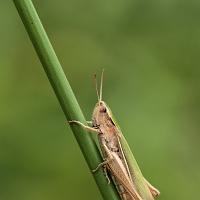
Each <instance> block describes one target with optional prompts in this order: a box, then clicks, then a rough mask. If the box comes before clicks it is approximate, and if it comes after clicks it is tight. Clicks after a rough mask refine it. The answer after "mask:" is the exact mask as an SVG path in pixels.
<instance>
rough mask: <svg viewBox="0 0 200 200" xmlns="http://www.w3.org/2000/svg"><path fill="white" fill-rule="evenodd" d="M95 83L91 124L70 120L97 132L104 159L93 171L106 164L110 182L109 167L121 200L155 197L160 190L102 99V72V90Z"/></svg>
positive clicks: (144, 199)
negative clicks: (150, 178) (135, 154)
mask: <svg viewBox="0 0 200 200" xmlns="http://www.w3.org/2000/svg"><path fill="white" fill-rule="evenodd" d="M95 82H96V92H97V97H98V102H97V103H96V105H95V108H94V110H93V114H92V121H91V122H90V123H91V124H92V126H89V123H88V125H85V124H82V123H81V122H79V121H76V120H73V121H70V123H76V124H78V125H80V126H82V127H83V128H85V129H87V130H88V131H92V132H96V133H97V134H98V140H99V144H100V148H101V151H102V155H103V159H104V161H103V162H102V163H100V164H99V165H98V166H97V168H96V169H95V170H93V172H95V171H96V170H98V169H99V168H100V167H104V171H105V172H106V177H107V178H108V182H110V180H109V177H108V176H107V170H108V171H109V172H110V174H111V177H112V179H113V181H114V183H115V185H116V187H117V190H118V193H119V195H120V197H121V199H122V200H153V199H154V197H156V196H158V195H159V194H160V192H159V191H158V190H157V189H156V188H155V187H153V186H152V185H151V184H150V183H149V182H148V181H147V180H146V179H145V178H144V176H143V175H142V173H141V171H140V168H139V166H138V164H137V162H136V160H135V158H134V156H133V154H132V152H131V150H130V147H129V145H128V143H127V141H126V139H125V137H124V136H123V134H122V131H121V130H120V128H119V126H118V125H117V123H116V121H115V120H114V117H113V115H112V112H111V109H110V108H109V107H108V106H107V104H106V103H105V102H104V101H103V100H102V85H103V71H102V75H101V83H100V90H99V91H98V87H97V80H96V76H95Z"/></svg>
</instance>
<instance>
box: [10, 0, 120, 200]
mask: <svg viewBox="0 0 200 200" xmlns="http://www.w3.org/2000/svg"><path fill="white" fill-rule="evenodd" d="M13 1H14V4H15V6H16V8H17V10H18V12H19V15H20V17H21V19H22V21H23V23H24V26H25V28H26V30H27V32H28V35H29V37H30V39H31V41H32V43H33V45H34V47H35V50H36V52H37V54H38V56H39V59H40V61H41V63H42V66H43V68H44V70H45V72H46V74H47V76H48V79H49V81H50V83H51V85H52V87H53V89H54V92H55V94H56V96H57V98H58V100H59V102H60V105H61V107H62V109H63V112H64V113H65V116H66V118H67V120H74V119H76V120H78V121H81V122H83V123H86V120H85V119H84V116H83V114H82V112H81V109H80V107H79V105H78V102H77V100H76V98H75V96H74V94H73V91H72V89H71V87H70V85H69V82H68V80H67V79H66V76H65V74H64V72H63V70H62V67H61V65H60V63H59V61H58V58H57V56H56V54H55V52H54V50H53V47H52V45H51V43H50V41H49V39H48V37H47V34H46V32H45V30H44V28H43V26H42V24H41V21H40V19H39V17H38V15H37V12H36V10H35V8H34V6H33V4H32V2H31V0H13ZM71 128H72V131H73V133H74V136H75V137H76V140H77V142H78V144H79V146H80V149H81V151H82V153H83V155H84V157H85V159H86V161H87V163H88V166H89V168H90V170H91V169H94V168H96V166H97V165H98V164H99V163H100V162H102V160H101V156H100V154H99V151H98V148H97V146H96V144H95V142H94V141H93V140H92V138H91V137H90V135H89V134H88V133H87V132H86V131H85V130H83V129H82V128H81V127H79V126H76V125H73V126H72V127H71ZM94 178H95V181H96V183H97V185H98V187H99V189H100V192H101V194H102V196H103V198H104V199H106V200H117V199H119V197H118V195H117V193H116V190H115V188H114V186H113V185H112V184H110V185H108V184H107V180H106V178H105V176H104V174H103V172H102V170H99V171H98V172H97V173H94ZM77 181H78V180H77Z"/></svg>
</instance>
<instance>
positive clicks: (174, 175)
mask: <svg viewBox="0 0 200 200" xmlns="http://www.w3.org/2000/svg"><path fill="white" fill-rule="evenodd" d="M33 2H34V4H35V6H36V8H37V10H38V13H39V15H40V17H41V20H42V22H43V24H44V26H45V28H46V31H47V33H48V35H49V37H50V40H51V42H52V44H53V46H54V48H55V50H56V53H57V55H58V57H59V59H60V61H61V64H62V66H63V68H64V70H65V72H66V75H67V77H68V79H69V81H70V83H71V86H72V88H73V90H74V92H75V95H76V97H77V99H78V101H79V104H80V105H81V107H82V110H83V112H84V114H85V116H86V118H87V119H90V117H91V112H92V109H93V106H94V104H95V102H96V100H97V97H96V93H95V89H94V83H93V74H94V73H97V74H100V72H101V69H102V68H105V81H104V90H103V91H104V92H103V97H104V100H105V101H106V102H107V103H108V104H109V105H110V107H111V108H112V110H113V113H114V114H115V115H116V117H117V119H118V121H119V124H120V126H121V128H122V130H123V132H124V134H125V135H126V137H127V139H128V141H129V144H130V146H131V147H132V149H133V150H134V154H135V156H136V158H137V160H138V162H139V164H140V166H141V169H142V171H143V173H144V175H145V176H146V178H147V179H148V180H149V181H150V182H151V183H152V184H153V185H155V186H156V187H158V188H159V190H160V191H161V196H160V197H159V199H162V200H165V199H177V200H179V199H180V200H186V199H187V200H188V199H198V198H199V194H198V189H199V186H200V159H199V153H200V142H199V140H200V136H199V129H200V123H199V119H200V108H199V106H200V95H199V89H200V79H199V77H200V67H199V62H200V56H199V54H200V38H199V36H200V26H199V24H200V2H198V1H195V0H190V1H186V0H185V1H184V0H183V1H178V0H173V1H170V0H168V1H154V0H153V1H141V0H135V1H133V0H125V1H124V0H101V1H100V0H94V1H90V0H85V1H81V0H69V1H64V0H59V1H39V0H34V1H33ZM0 24H1V28H0V36H1V46H0V65H1V68H0V91H1V98H0V109H1V112H0V199H1V200H36V199H37V200H55V199H59V200H66V199H74V200H78V199H84V200H92V199H97V200H98V199H99V200H100V199H101V196H100V193H99V191H98V189H97V187H96V185H95V183H94V180H93V178H92V175H91V174H90V172H89V170H88V167H87V165H86V163H85V161H84V158H83V156H82V154H81V152H80V150H79V147H78V145H77V143H76V141H75V139H74V137H73V135H72V132H71V131H70V129H69V127H68V125H67V124H66V120H65V117H64V114H63V112H62V110H61V108H60V106H59V104H58V102H57V99H56V97H55V95H54V93H53V91H52V89H51V87H50V84H49V82H48V80H47V77H46V75H45V73H44V71H43V69H42V67H41V64H40V62H39V60H38V58H37V56H36V53H35V51H34V49H33V47H32V44H31V42H30V40H29V38H28V36H27V33H26V32H25V29H24V27H23V25H22V23H21V19H20V18H19V16H18V13H17V12H16V9H15V7H14V4H13V2H12V1H1V3H0Z"/></svg>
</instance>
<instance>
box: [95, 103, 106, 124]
mask: <svg viewBox="0 0 200 200" xmlns="http://www.w3.org/2000/svg"><path fill="white" fill-rule="evenodd" d="M108 116H109V114H108V107H107V105H106V103H105V102H104V101H102V100H101V101H98V102H97V103H96V105H95V107H94V111H93V114H92V120H93V124H94V126H99V125H101V124H102V123H103V122H104V120H105V119H106V118H107V117H108Z"/></svg>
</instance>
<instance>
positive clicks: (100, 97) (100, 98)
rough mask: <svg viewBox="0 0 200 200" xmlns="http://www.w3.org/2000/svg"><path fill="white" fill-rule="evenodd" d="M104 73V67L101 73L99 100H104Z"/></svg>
mask: <svg viewBox="0 0 200 200" xmlns="http://www.w3.org/2000/svg"><path fill="white" fill-rule="evenodd" d="M103 73H104V69H103V70H102V73H101V84H100V91H99V93H100V95H99V100H100V101H101V100H102V87H103Z"/></svg>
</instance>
